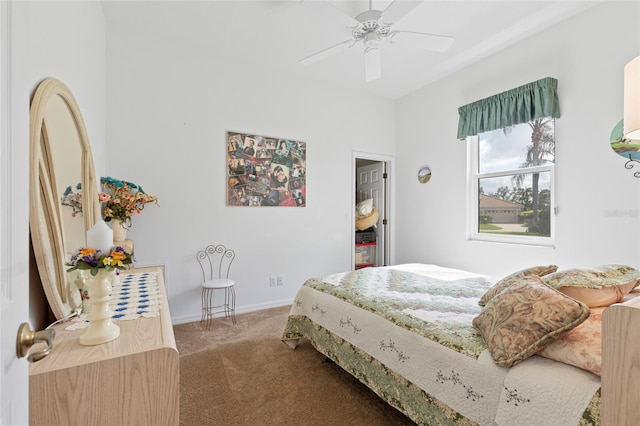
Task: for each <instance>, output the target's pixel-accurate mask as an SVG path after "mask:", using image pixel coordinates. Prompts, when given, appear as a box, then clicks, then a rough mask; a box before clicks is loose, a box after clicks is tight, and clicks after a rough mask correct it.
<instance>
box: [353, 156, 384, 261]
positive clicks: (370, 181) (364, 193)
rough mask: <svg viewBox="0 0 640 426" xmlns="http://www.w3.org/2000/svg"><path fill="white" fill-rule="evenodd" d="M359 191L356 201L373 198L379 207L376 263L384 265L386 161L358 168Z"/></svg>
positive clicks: (375, 204)
mask: <svg viewBox="0 0 640 426" xmlns="http://www.w3.org/2000/svg"><path fill="white" fill-rule="evenodd" d="M356 176H357V183H356V185H357V193H356V202H360V201H364V200H368V199H369V198H371V199H373V205H374V207H375V208H376V209H378V222H377V224H376V238H377V240H376V263H375V266H382V265H384V264H385V263H384V249H385V243H386V241H385V235H386V233H385V225H384V219H385V213H386V208H387V206H386V182H385V176H386V173H385V163H384V162H382V161H377V162H374V163H373V164H369V165H366V166H360V167H358V168H357V169H356Z"/></svg>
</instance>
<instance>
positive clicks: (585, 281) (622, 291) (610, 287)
mask: <svg viewBox="0 0 640 426" xmlns="http://www.w3.org/2000/svg"><path fill="white" fill-rule="evenodd" d="M542 280H543V281H544V282H545V283H546V284H548V285H550V286H552V287H553V288H556V289H558V290H560V291H561V292H563V293H564V294H566V295H568V296H569V297H572V298H574V299H577V300H580V301H581V302H583V303H585V304H586V305H587V306H589V307H590V308H596V307H604V306H609V305H612V304H614V303H618V302H621V301H622V300H623V299H624V296H625V295H627V294H628V293H630V292H631V291H632V290H633V289H634V288H635V287H636V286H637V285H638V283H639V282H640V271H638V270H637V269H635V268H632V267H631V266H626V265H603V266H599V267H596V268H574V269H568V270H563V271H558V272H554V273H552V274H549V275H546V276H544V277H543V279H542Z"/></svg>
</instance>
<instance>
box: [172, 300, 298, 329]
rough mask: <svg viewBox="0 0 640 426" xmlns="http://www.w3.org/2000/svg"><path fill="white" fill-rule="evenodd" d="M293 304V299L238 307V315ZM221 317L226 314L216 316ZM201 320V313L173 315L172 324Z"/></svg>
mask: <svg viewBox="0 0 640 426" xmlns="http://www.w3.org/2000/svg"><path fill="white" fill-rule="evenodd" d="M292 304H293V299H287V300H278V301H274V302H269V303H258V304H255V305H248V306H236V315H240V314H246V313H249V312H255V311H262V310H264V309H271V308H279V307H281V306H289V305H292ZM221 316H224V314H222V313H221V314H218V315H216V317H221ZM201 318H202V313H201V312H198V313H196V314H193V315H186V316H181V317H174V316H173V315H172V316H171V323H172V324H173V325H178V324H185V323H188V322H195V321H200V319H201Z"/></svg>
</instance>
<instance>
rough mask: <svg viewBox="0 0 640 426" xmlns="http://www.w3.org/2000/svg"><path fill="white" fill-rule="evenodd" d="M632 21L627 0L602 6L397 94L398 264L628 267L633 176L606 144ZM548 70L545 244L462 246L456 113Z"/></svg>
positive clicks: (633, 251)
mask: <svg viewBox="0 0 640 426" xmlns="http://www.w3.org/2000/svg"><path fill="white" fill-rule="evenodd" d="M639 24H640V4H639V3H638V2H613V3H612V2H607V3H604V4H601V5H598V6H596V7H594V8H592V9H589V10H587V11H585V12H583V13H582V14H580V15H578V16H576V17H574V18H572V19H570V20H567V21H565V22H563V23H561V24H559V25H556V26H555V27H552V28H550V29H549V30H547V31H545V32H544V33H542V34H539V35H536V36H533V37H531V38H529V39H527V40H524V41H522V42H520V43H518V44H517V45H515V46H513V47H511V48H509V49H506V50H504V51H502V52H499V53H497V54H495V55H494V56H492V57H490V58H488V59H485V60H483V61H482V62H480V63H477V64H475V65H472V66H470V67H468V68H466V69H464V70H462V71H460V72H458V73H456V74H455V75H452V76H450V77H448V78H446V79H444V80H442V81H439V82H437V83H435V84H432V85H430V86H428V87H426V88H424V89H422V90H420V91H418V92H415V93H413V94H411V95H409V96H406V97H405V98H403V99H401V100H400V101H398V102H397V105H396V108H397V109H396V129H397V132H396V141H397V147H396V154H397V162H398V164H399V167H398V169H399V174H398V179H397V181H396V188H397V196H398V199H397V206H398V209H397V212H398V213H397V214H398V220H397V226H398V228H397V241H398V242H399V243H398V244H397V251H396V254H397V261H398V262H414V261H419V262H424V263H436V264H440V265H445V266H451V267H458V268H462V269H468V270H473V271H477V272H484V273H487V274H491V275H496V276H501V275H505V274H508V273H510V272H513V271H515V270H517V269H520V268H521V267H526V266H531V265H534V264H549V263H552V264H557V265H559V266H560V267H561V268H568V267H574V266H589V265H592V266H593V265H597V264H602V263H624V264H629V265H632V266H636V267H638V266H639V258H640V256H639V254H640V250H639V246H638V238H637V236H638V231H639V230H638V203H639V198H638V186H639V185H640V179H637V178H635V177H633V173H632V171H630V170H626V169H625V168H624V163H625V160H624V159H623V158H622V157H620V156H618V155H617V154H615V153H614V152H613V151H612V150H611V148H610V147H609V136H610V133H611V130H612V128H613V127H614V125H615V124H616V123H618V121H619V120H621V119H622V114H623V112H622V107H623V106H622V103H623V102H622V96H623V95H622V88H623V83H622V80H623V67H624V65H625V64H626V63H627V62H628V61H629V60H630V59H631V58H633V57H635V56H636V55H638V54H639V53H640V25H639ZM547 76H549V77H554V78H556V79H557V80H558V92H559V97H560V109H561V114H562V115H561V118H560V119H559V120H557V121H556V164H557V175H556V176H557V195H558V207H559V214H558V216H557V221H556V224H557V227H556V230H557V237H556V244H555V247H554V248H542V247H531V246H520V245H511V244H496V243H484V242H472V241H469V240H467V239H466V183H467V159H466V145H465V143H464V142H461V141H458V140H456V132H457V123H458V111H457V109H458V107H459V106H461V105H464V104H467V103H470V102H473V101H475V100H478V99H481V98H484V97H487V96H491V95H493V94H496V93H499V92H502V91H504V90H508V89H511V88H514V87H517V86H520V85H522V84H526V83H529V82H531V81H535V80H538V79H540V78H543V77H547ZM422 164H429V165H430V166H431V169H432V172H433V176H432V178H431V181H430V182H429V183H428V184H427V185H421V184H419V183H418V182H417V180H416V172H417V170H418V168H419V166H420V165H422ZM616 212H617V214H619V215H618V216H616V215H615V214H616ZM612 213H613V214H612Z"/></svg>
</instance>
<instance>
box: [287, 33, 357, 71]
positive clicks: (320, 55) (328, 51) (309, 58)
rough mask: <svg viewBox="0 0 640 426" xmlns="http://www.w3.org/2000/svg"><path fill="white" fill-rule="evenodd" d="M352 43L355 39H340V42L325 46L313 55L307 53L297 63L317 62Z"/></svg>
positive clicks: (348, 46)
mask: <svg viewBox="0 0 640 426" xmlns="http://www.w3.org/2000/svg"><path fill="white" fill-rule="evenodd" d="M354 44H355V41H354V40H352V39H349V40H345V41H341V42H340V43H338V44H334V45H333V46H330V47H327V48H326V49H324V50H321V51H319V52H317V53H314V54H313V55H309V56H307V57H306V58H303V59H300V60H299V61H298V63H299V64H303V65H309V64H312V63H314V62H318V61H320V60H322V59H325V58H328V57H329V56H332V55H335V54H336V53H338V52H342V51H343V50H346V49H348V48H350V47H351V46H353V45H354Z"/></svg>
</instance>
